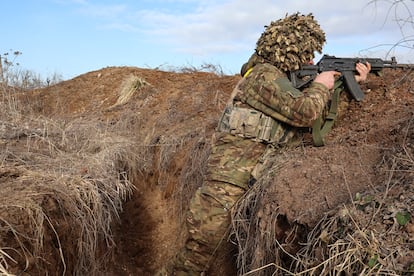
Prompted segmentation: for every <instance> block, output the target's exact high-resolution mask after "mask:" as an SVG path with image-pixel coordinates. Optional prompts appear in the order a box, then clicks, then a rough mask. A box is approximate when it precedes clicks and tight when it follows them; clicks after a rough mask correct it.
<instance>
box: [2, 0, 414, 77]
mask: <svg viewBox="0 0 414 276" xmlns="http://www.w3.org/2000/svg"><path fill="white" fill-rule="evenodd" d="M393 2H394V0H377V1H369V0H336V1H333V0H313V1H309V0H289V1H286V0H283V1H277V0H255V1H252V0H221V1H217V0H119V1H114V0H17V1H16V0H3V1H2V2H1V10H2V13H1V17H0V26H1V29H0V54H3V53H5V52H9V51H10V50H13V51H20V52H22V55H21V56H19V57H18V60H17V61H18V62H19V63H20V66H21V67H22V68H24V69H27V70H31V71H34V72H36V73H37V74H40V75H41V76H42V77H47V76H49V75H53V74H59V75H61V76H62V77H63V78H64V79H69V78H73V77H76V76H78V75H81V74H84V73H87V72H90V71H94V70H99V69H101V68H104V67H107V66H136V67H141V68H152V69H153V68H160V69H165V70H168V69H172V68H181V67H188V66H191V67H196V68H198V67H199V66H200V65H202V64H213V65H218V66H220V67H221V68H222V70H223V71H224V73H226V74H236V73H238V72H239V68H240V66H241V65H242V64H243V63H244V62H245V61H246V60H247V59H248V58H249V56H250V55H251V54H252V53H253V51H254V48H255V44H256V41H257V39H258V37H259V36H260V34H261V33H262V32H263V30H264V26H265V25H267V24H269V23H270V22H271V21H272V20H276V19H278V18H281V17H283V16H284V15H285V14H286V13H289V14H291V13H294V12H301V13H304V14H307V13H313V14H314V15H315V18H316V19H317V20H318V21H319V23H320V25H321V26H322V28H323V29H324V30H325V31H326V34H327V44H326V46H325V48H324V53H326V54H331V55H336V56H348V57H355V56H364V57H380V58H388V57H390V56H396V57H397V60H398V61H399V62H404V63H408V62H409V63H414V58H413V57H414V55H413V50H412V48H413V45H414V41H413V40H414V37H413V36H414V27H413V25H412V18H410V17H409V14H408V13H407V9H408V10H411V11H412V12H414V1H412V0H406V1H402V2H401V1H397V0H395V2H399V3H400V4H398V5H392V3H393ZM370 3H371V4H370ZM395 15H397V17H396V16H395ZM395 19H404V20H405V21H411V22H408V23H407V22H405V23H404V24H402V23H401V22H397V21H396V20H395ZM409 23H411V24H409ZM404 36H406V37H409V38H410V39H411V41H410V42H408V43H406V44H405V45H402V46H407V47H409V48H410V47H411V49H409V48H407V47H394V48H392V45H393V44H395V43H397V42H398V41H399V40H400V39H402V38H403V37H404ZM380 45H382V46H380ZM387 54H388V56H387ZM317 59H318V57H317ZM316 61H317V60H316Z"/></svg>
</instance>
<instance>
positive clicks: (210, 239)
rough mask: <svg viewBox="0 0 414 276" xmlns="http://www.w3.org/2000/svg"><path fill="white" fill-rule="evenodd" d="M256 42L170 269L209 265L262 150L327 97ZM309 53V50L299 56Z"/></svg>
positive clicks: (291, 136)
mask: <svg viewBox="0 0 414 276" xmlns="http://www.w3.org/2000/svg"><path fill="white" fill-rule="evenodd" d="M295 16H296V17H295ZM303 17H304V18H306V19H307V20H308V21H309V18H310V15H309V16H307V17H305V16H300V15H298V14H296V15H293V16H291V17H289V20H292V19H293V22H294V23H296V22H297V21H298V20H302V19H303ZM311 19H312V20H310V23H312V24H313V23H314V21H313V17H312V18H311ZM305 23H309V22H305ZM279 25H289V24H286V22H279V23H277V24H276V23H275V24H272V25H271V26H269V27H268V28H272V27H276V29H277V28H278V26H279ZM286 31H289V30H286ZM269 34H270V35H271V33H268V34H267V36H266V35H262V37H261V40H262V41H264V40H266V39H267V40H269V39H268V37H269ZM311 35H314V34H311ZM261 40H260V39H259V42H260V41H261ZM311 40H312V39H308V41H311ZM269 41H270V42H272V40H271V39H270V40H269ZM323 41H324V36H323V39H322V42H323ZM259 42H258V48H257V49H256V53H257V54H253V55H252V57H251V58H250V60H249V61H248V62H247V63H246V64H245V65H244V66H243V67H242V75H243V76H244V77H243V79H242V80H241V81H240V82H239V83H238V84H237V86H236V88H235V90H234V92H233V94H232V97H231V100H230V102H229V104H228V106H227V107H226V109H225V111H224V112H223V116H222V117H221V119H220V122H219V125H218V127H217V131H216V133H215V135H214V137H213V144H212V152H211V155H210V156H209V159H208V167H207V172H206V175H205V179H204V182H203V185H202V186H201V187H200V188H199V189H198V190H197V191H196V193H195V195H194V197H193V199H192V200H191V203H190V206H189V215H188V219H187V226H188V232H189V237H188V240H187V242H186V244H185V247H184V248H183V249H182V250H181V251H180V252H179V254H178V255H177V258H176V259H175V260H174V262H173V264H172V265H171V266H170V267H169V274H171V275H200V273H202V272H205V271H207V270H208V268H209V266H210V261H211V259H212V256H213V255H214V253H215V250H216V249H217V247H218V245H219V244H220V242H222V241H226V232H227V230H228V228H229V225H230V216H229V210H230V209H231V208H232V207H233V205H234V204H235V203H236V202H237V201H238V200H239V199H240V198H241V196H242V195H243V194H244V193H245V192H246V190H247V189H248V188H249V184H251V183H252V179H255V178H256V179H257V177H259V176H260V171H261V164H262V163H263V161H264V159H265V158H263V156H266V150H267V149H269V148H270V149H271V148H272V147H280V146H283V145H286V144H289V143H291V142H292V141H293V140H295V137H298V136H299V135H298V134H300V132H301V130H302V129H303V128H308V127H311V126H312V123H313V122H314V121H315V119H317V118H318V117H319V116H320V115H321V113H322V111H323V110H324V108H325V106H326V104H327V102H328V100H329V97H330V92H329V91H328V89H327V87H325V86H324V85H322V84H319V83H312V84H311V85H310V86H309V87H308V88H306V89H305V90H304V91H299V90H297V89H295V88H294V87H293V86H292V84H291V83H290V81H289V79H288V78H287V74H286V71H288V69H289V70H291V69H294V68H288V67H286V66H282V64H284V62H282V61H281V59H280V57H279V56H269V54H271V53H270V52H271V51H274V50H272V49H271V47H270V48H268V49H270V50H269V51H270V52H269V53H266V52H265V50H260V49H259V48H260V47H259ZM279 43H281V42H279ZM311 48H312V49H309V51H310V50H312V54H313V50H320V49H319V48H318V47H317V46H314V45H313V46H312V47H311ZM263 49H266V48H263ZM258 53H260V55H258ZM288 54H289V53H288ZM307 55H308V52H306V53H305V57H303V56H301V58H302V59H305V58H307V57H308V56H307ZM312 57H313V56H312ZM282 59H283V58H282ZM269 60H270V62H269ZM308 60H311V58H309V59H308ZM299 62H300V63H304V61H303V60H301V59H299V60H296V61H295V60H291V61H290V64H291V65H292V66H293V67H295V66H296V65H297V64H298V63H299ZM280 68H282V69H280ZM269 145H271V147H269Z"/></svg>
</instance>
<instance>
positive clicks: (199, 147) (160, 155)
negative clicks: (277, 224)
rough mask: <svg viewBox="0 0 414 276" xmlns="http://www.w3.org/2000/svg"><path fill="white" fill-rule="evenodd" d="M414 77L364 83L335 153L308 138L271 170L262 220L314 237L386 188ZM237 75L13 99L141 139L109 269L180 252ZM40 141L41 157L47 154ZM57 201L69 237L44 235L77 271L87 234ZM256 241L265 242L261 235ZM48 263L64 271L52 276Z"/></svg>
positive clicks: (109, 75)
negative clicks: (337, 214) (359, 200)
mask: <svg viewBox="0 0 414 276" xmlns="http://www.w3.org/2000/svg"><path fill="white" fill-rule="evenodd" d="M131 76H135V77H138V78H139V79H140V80H141V81H143V82H141V86H140V87H139V88H137V89H136V91H135V93H134V94H133V95H132V97H131V98H129V99H128V100H127V101H125V102H123V103H120V102H119V99H120V93H121V90H122V87H123V85H125V81H126V80H127V79H128V78H129V77H131ZM412 77H413V73H412V72H411V71H403V70H385V71H384V72H383V74H382V75H381V76H374V75H370V76H369V79H368V81H367V82H366V83H365V84H363V85H362V88H363V90H364V91H365V92H366V98H365V99H364V101H362V102H355V101H351V102H350V103H349V104H346V105H343V106H342V113H341V114H342V115H341V117H340V118H339V121H338V122H337V124H336V125H335V127H334V128H333V130H332V132H331V133H330V134H329V135H328V137H327V138H326V141H327V144H326V146H324V147H313V146H312V145H311V142H310V137H305V140H304V141H303V144H302V145H301V146H300V147H299V148H297V149H295V150H292V151H291V152H289V153H284V154H281V155H280V156H279V157H277V158H276V159H275V161H274V162H275V163H274V164H273V165H272V166H273V168H276V167H277V173H276V174H274V175H271V176H269V177H270V180H268V183H270V184H271V185H270V186H268V187H269V188H268V189H267V192H266V193H264V194H263V195H262V197H261V198H262V202H263V206H261V209H260V210H261V213H260V212H259V213H256V214H255V215H257V217H260V216H261V217H263V218H265V217H267V216H271V215H272V214H274V215H275V214H277V215H280V214H283V215H284V217H285V219H286V220H287V221H288V222H295V223H297V224H300V225H303V226H304V227H305V228H304V229H307V230H303V231H309V229H312V227H315V225H317V224H318V222H319V221H320V220H321V219H323V218H324V217H326V215H327V214H328V213H329V212H330V211H332V210H336V209H337V208H338V206H339V207H341V206H344V205H345V204H349V203H350V202H352V201H353V200H354V199H355V195H356V194H358V193H364V192H366V191H378V190H384V189H382V188H383V186H384V185H386V183H387V177H388V174H387V172H388V171H389V167H386V166H384V163H385V161H384V156H387V154H388V155H389V154H390V152H392V151H393V150H394V149H395V148H396V147H397V146H398V147H400V145H401V143H402V142H403V140H404V135H407V132H408V131H409V130H411V129H410V128H409V127H408V125H409V123H410V122H411V119H412V116H413V102H414V96H413V92H414V84H413V81H412ZM239 78H240V77H239V76H221V75H217V74H215V73H210V72H197V71H189V72H165V71H158V70H152V69H141V68H135V67H108V68H103V69H100V70H97V71H93V72H88V73H86V74H83V75H80V76H78V77H75V78H73V79H71V80H68V81H64V82H62V83H59V84H57V85H54V86H50V87H46V88H43V89H38V90H35V91H24V92H16V93H17V95H18V97H17V98H18V101H19V103H20V106H24V107H25V108H24V109H23V110H22V111H21V114H26V115H25V116H28V115H27V114H30V118H39V117H42V118H47V119H48V120H51V121H53V122H65V123H64V125H65V126H66V127H67V126H68V125H70V124H71V122H78V123H79V124H83V125H86V126H87V127H88V124H90V128H97V127H98V126H104V127H105V128H107V129H108V130H110V131H109V132H108V133H109V134H108V135H114V134H116V135H119V136H121V137H125V138H126V139H129V140H131V141H133V143H132V144H131V148H130V151H131V152H136V153H137V156H138V158H137V160H135V161H134V162H136V164H135V165H134V166H127V165H126V166H125V167H127V168H128V169H126V173H127V174H128V175H129V176H128V177H129V178H130V179H131V181H132V184H133V186H134V189H133V191H132V192H131V194H130V195H129V196H128V197H126V200H125V201H124V203H123V205H122V210H121V211H120V213H119V219H114V220H113V221H112V222H111V236H112V238H113V243H109V246H108V243H107V242H105V241H101V242H100V243H99V246H98V249H97V250H98V251H99V252H98V254H97V256H98V258H99V263H100V264H101V267H100V273H101V274H106V275H152V274H153V273H154V271H156V270H157V269H158V268H159V267H161V266H162V265H163V264H164V263H166V262H167V260H168V259H169V258H171V257H172V256H173V255H174V254H175V252H177V250H178V248H180V247H181V246H182V243H183V241H184V239H185V235H186V232H185V223H184V218H185V211H186V208H187V204H188V200H189V198H191V195H192V194H193V193H194V191H195V189H196V188H197V187H198V186H199V185H201V179H202V174H203V164H205V160H206V158H207V156H208V152H209V149H210V148H209V141H210V137H211V135H212V133H213V131H214V127H215V126H216V123H217V120H218V118H219V116H220V114H221V111H222V109H223V107H224V105H225V102H226V101H227V99H228V97H229V95H230V93H231V91H232V89H233V87H234V86H235V84H236V83H237V81H238V80H239ZM343 97H346V96H343ZM4 100H5V97H3V101H4ZM117 101H118V103H117ZM24 123H28V122H25V121H24V120H22V121H21V124H22V125H23V124H24ZM5 126H6V124H3V127H5ZM113 126H116V127H113ZM65 129H67V128H65ZM75 130H76V129H75ZM4 133H12V132H11V130H9V131H5V132H4ZM72 138H73V137H72ZM75 138H76V137H75ZM25 139H28V138H27V137H24V135H19V136H13V135H10V136H7V135H5V134H4V135H3V136H2V139H1V143H0V145H1V147H2V149H3V151H6V150H7V151H8V152H11V153H13V152H21V151H22V149H23V148H26V149H27V141H26V140H25ZM62 139H63V138H62ZM67 139H71V137H67ZM102 139H103V138H102ZM74 143H75V142H74ZM37 145H38V146H39V150H38V151H37V152H40V149H41V148H42V147H45V148H46V147H47V146H46V145H42V144H40V143H38V144H37ZM138 153H139V154H138ZM79 154H81V153H79ZM27 158H31V157H27ZM8 160H9V159H7V158H3V162H2V163H1V169H2V171H0V187H1V189H2V190H5V189H9V190H10V191H11V193H13V189H12V188H11V187H10V185H12V184H13V183H14V182H13V181H12V180H13V179H15V178H18V175H16V174H13V173H11V172H13V171H15V169H11V168H12V167H13V166H15V162H10V161H8ZM20 165H21V164H20ZM50 166H53V163H52V164H48V166H46V165H45V166H44V167H42V169H43V170H47V169H50V170H53V167H50ZM272 166H270V168H272ZM6 168H8V169H6ZM131 168H132V169H134V171H132V170H131ZM91 169H93V168H92V166H89V164H83V165H82V166H79V169H77V170H76V172H75V173H74V174H75V175H76V174H78V175H79V177H82V176H83V175H85V173H86V172H87V171H88V170H91ZM45 182H47V181H46V180H45ZM398 185H399V184H398V183H397V184H395V187H398ZM401 185H402V184H401ZM410 185H411V188H412V183H410ZM404 187H405V186H404ZM40 192H41V191H39V193H40ZM2 195H3V196H7V195H4V193H3V194H2ZM29 196H30V195H29ZM49 198H51V199H50V201H48V203H44V204H43V205H42V206H43V208H45V209H53V210H54V211H53V212H49V217H50V218H51V223H52V224H53V223H56V225H57V224H59V223H60V224H59V226H56V227H55V229H56V230H57V231H58V233H57V235H62V237H63V236H65V237H64V238H62V239H61V240H60V242H61V243H62V244H61V245H57V244H52V245H51V244H50V242H53V241H54V240H55V239H54V238H53V235H54V234H56V233H53V231H50V229H49V230H48V231H45V235H46V236H45V238H44V243H43V244H44V248H43V250H44V251H49V252H56V251H54V250H56V248H58V247H59V246H60V247H61V248H63V251H64V253H63V255H64V256H65V257H66V262H67V263H66V267H68V269H67V272H70V271H72V270H71V269H69V268H70V267H71V266H73V265H74V264H75V259H76V253H72V254H69V253H67V252H66V251H65V248H68V250H69V251H70V250H73V248H75V247H74V244H73V243H74V240H73V239H71V236H73V237H74V238H75V239H76V238H78V237H79V234H78V233H77V231H78V229H76V228H72V229H71V228H70V227H71V226H70V225H68V224H67V223H66V224H64V223H63V221H65V215H64V214H63V213H60V214H59V212H58V211H57V210H59V208H58V207H56V206H55V207H53V206H54V205H56V203H53V200H52V199H53V196H50V197H49ZM16 200H18V199H16ZM42 201H45V199H44V198H42ZM0 202H5V201H3V200H0ZM5 210H6V209H2V214H1V218H2V221H5V218H9V217H13V216H14V215H13V214H12V213H11V214H6V213H5V212H7V211H5ZM13 210H14V209H13ZM11 212H12V211H11ZM13 212H14V211H13ZM62 212H64V211H62ZM263 212H265V213H266V215H263ZM22 219H24V218H23V217H22ZM16 223H17V222H16ZM266 223H267V222H262V223H261V224H260V225H261V227H264V228H266V226H265V224H266ZM21 224H23V225H24V222H22V223H21ZM26 224H30V223H26ZM410 224H411V222H410ZM289 225H290V224H289ZM0 227H1V225H0ZM410 227H411V226H410ZM65 229H66V230H65ZM68 229H70V230H68ZM410 229H411V228H410ZM59 231H61V232H62V233H60V232H59ZM68 231H70V233H71V234H69V232H68ZM285 231H287V230H286V229H285ZM72 234H73V235H72ZM255 234H257V235H260V229H259V228H258V229H257V231H256V232H255ZM302 234H303V236H306V234H308V233H305V232H304V233H302ZM47 235H51V237H48V236H47ZM282 236H283V235H281V236H279V237H276V238H282ZM0 241H2V243H3V244H0V249H2V248H7V247H13V246H15V241H14V237H13V235H10V236H9V237H2V239H0ZM65 243H66V244H65ZM50 247H54V248H55V249H51V248H50ZM235 252H236V251H229V252H227V253H224V254H221V255H220V256H219V257H218V258H217V260H216V262H215V263H216V265H215V267H214V268H213V269H212V271H211V272H210V274H211V275H219V273H220V274H223V273H227V274H228V275H231V274H235V273H236V272H235V271H236V270H235V269H236V268H235V267H236V263H235V260H236V257H235V256H234V255H232V254H235ZM42 256H43V258H45V260H43V261H45V263H49V265H44V266H43V267H46V269H48V270H49V273H50V274H52V275H55V273H57V274H61V273H62V271H63V270H62V264H61V259H60V258H57V257H56V255H54V256H53V254H49V255H48V254H46V253H44V254H43V255H42ZM47 256H49V257H50V259H49V260H48V259H47V258H48V257H47ZM405 261H406V262H407V263H409V261H407V260H405ZM412 261H413V262H414V259H413V260H412ZM33 263H36V261H33ZM256 265H258V264H256ZM51 266H55V269H54V270H53V271H52V270H50V267H51ZM253 266H254V265H253V264H252V266H251V267H253ZM10 270H11V271H13V272H16V274H18V273H19V272H21V271H25V272H26V273H28V274H31V275H37V274H38V275H43V274H44V270H42V269H40V268H38V269H37V270H36V269H33V268H32V266H29V268H27V267H26V268H25V265H24V264H17V265H16V264H13V265H12V264H10Z"/></svg>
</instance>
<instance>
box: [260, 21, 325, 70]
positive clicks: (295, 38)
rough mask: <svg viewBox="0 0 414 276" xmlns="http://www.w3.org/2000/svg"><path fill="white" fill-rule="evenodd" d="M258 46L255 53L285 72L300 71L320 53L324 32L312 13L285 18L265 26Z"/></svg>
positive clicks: (323, 41)
mask: <svg viewBox="0 0 414 276" xmlns="http://www.w3.org/2000/svg"><path fill="white" fill-rule="evenodd" d="M265 27H266V29H265V31H264V32H263V33H262V34H261V36H260V38H259V40H258V41H257V43H256V54H257V55H259V56H260V57H262V58H263V59H265V60H266V61H267V62H269V63H271V64H273V65H275V66H276V67H278V68H279V69H281V70H283V71H292V70H297V69H299V67H300V65H301V64H305V63H308V62H309V61H310V60H312V59H313V58H314V57H315V56H314V53H315V51H318V52H319V53H321V51H322V46H323V44H324V43H325V41H326V39H325V33H324V32H323V31H322V29H321V27H320V26H319V24H318V22H317V21H316V20H315V19H314V18H313V15H312V14H308V15H301V14H299V13H296V14H293V15H290V16H288V15H286V17H285V18H283V19H279V20H277V21H272V22H271V23H270V25H269V26H265Z"/></svg>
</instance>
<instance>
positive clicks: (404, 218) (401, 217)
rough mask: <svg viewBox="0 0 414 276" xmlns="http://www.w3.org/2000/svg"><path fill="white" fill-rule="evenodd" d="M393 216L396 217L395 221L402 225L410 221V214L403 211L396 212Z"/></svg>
mask: <svg viewBox="0 0 414 276" xmlns="http://www.w3.org/2000/svg"><path fill="white" fill-rule="evenodd" d="M395 218H396V219H397V222H398V224H399V225H401V226H404V225H406V224H407V223H408V222H409V221H410V219H411V215H410V213H408V212H406V211H403V212H398V213H397V214H396V215H395Z"/></svg>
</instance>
